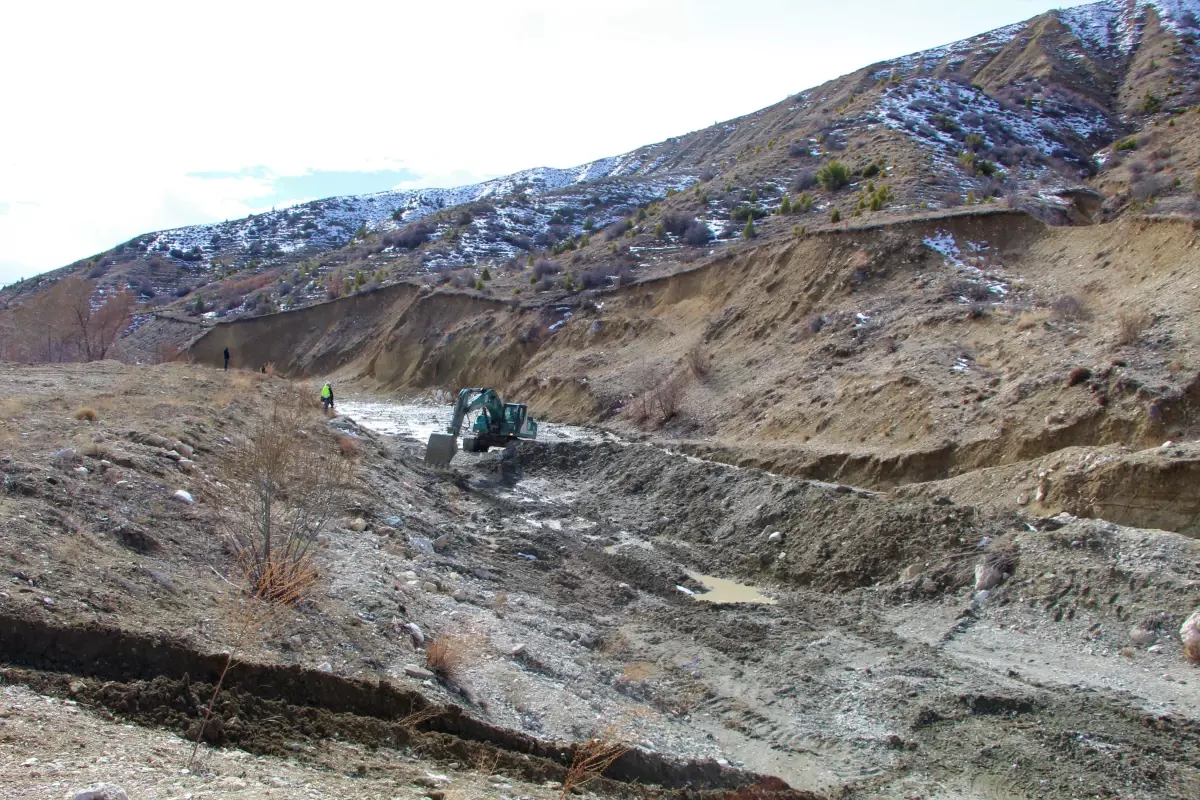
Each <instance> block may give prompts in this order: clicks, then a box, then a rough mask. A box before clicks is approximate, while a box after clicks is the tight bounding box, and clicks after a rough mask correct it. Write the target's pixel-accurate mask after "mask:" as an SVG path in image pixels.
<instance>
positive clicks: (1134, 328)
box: [1117, 308, 1154, 345]
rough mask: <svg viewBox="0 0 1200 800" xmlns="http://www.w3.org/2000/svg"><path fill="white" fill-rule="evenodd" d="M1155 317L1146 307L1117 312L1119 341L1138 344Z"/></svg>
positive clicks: (1126, 343) (1120, 342)
mask: <svg viewBox="0 0 1200 800" xmlns="http://www.w3.org/2000/svg"><path fill="white" fill-rule="evenodd" d="M1153 323H1154V318H1153V317H1152V316H1151V315H1150V312H1148V311H1146V310H1145V309H1140V308H1139V309H1131V310H1129V311H1122V312H1120V313H1118V314H1117V342H1118V343H1119V344H1125V345H1130V344H1136V343H1137V341H1138V339H1140V338H1142V334H1143V333H1145V332H1146V329H1148V328H1149V327H1150V326H1151V325H1152V324H1153Z"/></svg>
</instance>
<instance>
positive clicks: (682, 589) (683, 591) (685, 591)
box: [675, 585, 696, 597]
mask: <svg viewBox="0 0 1200 800" xmlns="http://www.w3.org/2000/svg"><path fill="white" fill-rule="evenodd" d="M675 590H676V591H677V592H679V593H680V594H686V595H688V596H689V597H693V596H695V594H696V593H695V592H693V591H692V590H691V589H689V588H687V587H686V586H679V585H676V586H675Z"/></svg>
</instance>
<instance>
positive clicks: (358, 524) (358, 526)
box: [346, 517, 367, 531]
mask: <svg viewBox="0 0 1200 800" xmlns="http://www.w3.org/2000/svg"><path fill="white" fill-rule="evenodd" d="M346 527H347V528H349V529H350V530H352V531H365V530H366V529H367V521H366V520H365V519H363V518H362V517H355V518H354V519H353V520H351V522H350V524H349V525H347V526H346Z"/></svg>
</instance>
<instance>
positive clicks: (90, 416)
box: [75, 406, 100, 422]
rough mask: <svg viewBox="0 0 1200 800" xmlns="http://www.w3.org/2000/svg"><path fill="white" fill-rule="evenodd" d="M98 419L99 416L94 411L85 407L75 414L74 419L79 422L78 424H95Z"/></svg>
mask: <svg viewBox="0 0 1200 800" xmlns="http://www.w3.org/2000/svg"><path fill="white" fill-rule="evenodd" d="M99 418H100V415H99V414H97V413H96V409H94V408H88V407H87V406H84V407H83V408H81V409H79V410H77V411H76V412H75V419H77V420H79V421H80V422H85V421H86V422H95V421H96V420H98V419H99Z"/></svg>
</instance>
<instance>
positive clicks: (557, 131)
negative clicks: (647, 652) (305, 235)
mask: <svg viewBox="0 0 1200 800" xmlns="http://www.w3.org/2000/svg"><path fill="white" fill-rule="evenodd" d="M1077 4H1078V3H1077V2H1072V0H1065V1H1060V2H1045V1H1044V0H1005V2H970V3H964V2H962V0H906V1H905V2H896V1H895V0H839V2H829V1H828V0H822V2H814V1H812V0H793V2H784V1H783V0H757V2H755V3H752V4H745V5H743V4H740V3H729V2H727V0H690V2H687V1H684V0H655V1H653V2H652V1H651V0H604V2H585V1H584V0H573V2H562V0H507V2H495V0H487V1H486V2H485V1H484V0H459V2H456V3H416V2H411V1H410V2H404V0H399V1H398V0H389V1H388V2H358V1H356V0H341V1H340V2H337V3H330V2H324V3H320V4H317V3H308V2H303V0H289V1H288V2H278V3H276V2H260V1H258V0H239V2H225V0H205V2H196V0H176V2H171V3H163V2H161V0H158V1H157V2H153V3H137V2H123V1H122V0H111V1H110V2H105V3H96V2H77V3H71V2H63V3H6V4H4V6H3V8H2V9H0V75H2V76H3V79H2V80H0V120H2V122H0V284H6V283H10V282H12V281H14V280H16V279H18V278H22V277H30V276H32V275H34V274H36V273H39V272H43V271H46V270H49V269H54V268H56V267H60V266H64V265H65V264H68V263H70V262H72V261H75V260H77V259H80V258H84V257H86V256H89V255H92V254H95V253H97V252H100V251H103V250H106V249H108V248H110V247H112V246H113V245H115V244H117V243H119V242H122V241H126V240H128V239H130V238H132V237H133V236H135V235H137V234H140V233H145V232H148V231H153V230H162V229H165V228H172V227H178V226H182V225H190V224H197V223H203V222H213V221H220V220H224V219H233V218H236V217H244V216H246V215H247V214H250V213H254V212H257V211H265V210H269V209H271V208H272V207H282V206H285V205H290V204H294V203H297V202H302V201H305V200H311V199H315V198H319V197H328V196H333V195H338V194H355V193H363V192H369V191H382V190H385V189H391V188H401V189H408V188H420V187H428V186H457V185H463V184H467V183H474V182H476V181H479V180H484V179H486V178H490V177H495V176H497V175H504V174H507V173H510V172H515V171H517V170H520V169H525V168H528V167H535V166H551V167H570V166H574V165H576V164H581V163H584V162H587V161H591V160H593V159H596V158H601V157H604V156H609V155H616V154H618V153H622V152H625V151H627V150H632V149H634V148H636V147H639V146H641V145H643V144H649V143H652V142H656V141H661V140H662V139H665V138H668V137H670V136H676V135H680V134H684V133H687V132H689V131H692V130H696V129H699V128H704V127H706V126H708V125H711V124H713V123H715V122H718V121H723V120H726V119H730V118H733V117H737V116H740V115H742V114H746V113H749V112H751V111H755V110H757V109H759V108H763V107H765V106H768V105H771V104H772V103H775V102H778V101H779V100H782V99H783V98H785V97H787V96H788V95H791V94H795V93H796V92H799V91H802V90H804V89H807V88H809V87H811V86H815V85H817V84H820V83H822V82H824V81H826V80H829V79H831V78H835V77H837V76H839V75H842V74H845V73H847V72H852V71H854V70H856V69H858V68H860V67H863V66H866V65H868V64H870V63H872V62H875V61H881V60H885V59H887V58H892V57H896V56H900V55H905V54H907V53H911V52H914V51H917V50H922V49H925V48H928V47H934V46H937V45H941V44H946V43H948V42H951V41H955V40H958V39H962V38H966V37H968V36H973V35H975V34H977V33H982V32H984V31H986V30H989V29H991V28H996V27H999V26H1001V25H1005V24H1008V23H1011V22H1018V21H1020V20H1023V19H1027V18H1029V17H1032V16H1035V15H1037V14H1040V13H1042V12H1044V11H1046V10H1048V9H1050V8H1054V7H1065V6H1070V5H1077Z"/></svg>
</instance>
